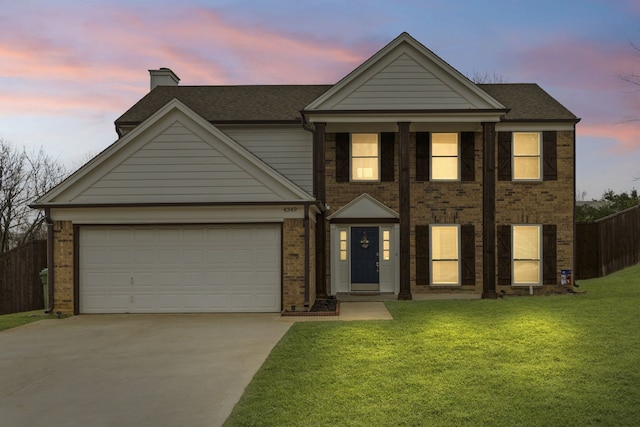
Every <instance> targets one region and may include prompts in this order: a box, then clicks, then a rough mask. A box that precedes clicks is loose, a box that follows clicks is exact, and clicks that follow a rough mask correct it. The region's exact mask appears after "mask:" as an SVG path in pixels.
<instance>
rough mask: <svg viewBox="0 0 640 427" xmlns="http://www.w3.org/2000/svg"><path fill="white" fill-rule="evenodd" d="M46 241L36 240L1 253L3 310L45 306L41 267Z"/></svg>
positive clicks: (0, 305)
mask: <svg viewBox="0 0 640 427" xmlns="http://www.w3.org/2000/svg"><path fill="white" fill-rule="evenodd" d="M46 266H47V241H46V240H36V241H33V242H29V243H26V244H24V245H22V246H20V247H17V248H15V249H12V250H10V251H8V252H5V253H4V254H2V255H0V314H9V313H19V312H21V311H31V310H38V309H44V308H45V307H44V297H43V286H42V281H41V280H40V271H42V269H43V268H45V267H46Z"/></svg>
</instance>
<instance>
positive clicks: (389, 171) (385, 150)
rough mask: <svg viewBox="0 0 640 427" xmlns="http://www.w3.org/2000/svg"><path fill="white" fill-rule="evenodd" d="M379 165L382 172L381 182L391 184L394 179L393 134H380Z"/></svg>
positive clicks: (394, 138) (394, 135) (394, 140)
mask: <svg viewBox="0 0 640 427" xmlns="http://www.w3.org/2000/svg"><path fill="white" fill-rule="evenodd" d="M380 142H381V147H380V156H381V157H382V158H381V159H380V165H381V168H382V172H381V173H380V180H381V181H383V182H393V181H394V179H395V143H396V134H395V132H382V133H381V134H380Z"/></svg>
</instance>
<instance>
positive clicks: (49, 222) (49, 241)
mask: <svg viewBox="0 0 640 427" xmlns="http://www.w3.org/2000/svg"><path fill="white" fill-rule="evenodd" d="M44 215H45V221H46V222H47V285H48V286H47V288H48V290H49V298H48V300H49V307H48V308H47V307H45V311H44V312H45V313H47V314H49V313H52V312H53V275H54V271H55V269H54V268H53V248H54V245H53V220H52V219H51V209H50V208H45V210H44Z"/></svg>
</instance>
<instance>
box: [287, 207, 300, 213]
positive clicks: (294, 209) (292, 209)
mask: <svg viewBox="0 0 640 427" xmlns="http://www.w3.org/2000/svg"><path fill="white" fill-rule="evenodd" d="M297 210H298V208H297V206H292V207H286V208H284V211H285V212H296V211H297Z"/></svg>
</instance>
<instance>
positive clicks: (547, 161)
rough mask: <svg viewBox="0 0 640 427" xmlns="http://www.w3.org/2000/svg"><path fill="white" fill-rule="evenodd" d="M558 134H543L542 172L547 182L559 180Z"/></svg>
mask: <svg viewBox="0 0 640 427" xmlns="http://www.w3.org/2000/svg"><path fill="white" fill-rule="evenodd" d="M556 147H557V132H556V131H545V132H542V157H543V160H542V170H543V179H544V180H545V181H556V180H557V179H558V154H557V148H556Z"/></svg>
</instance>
